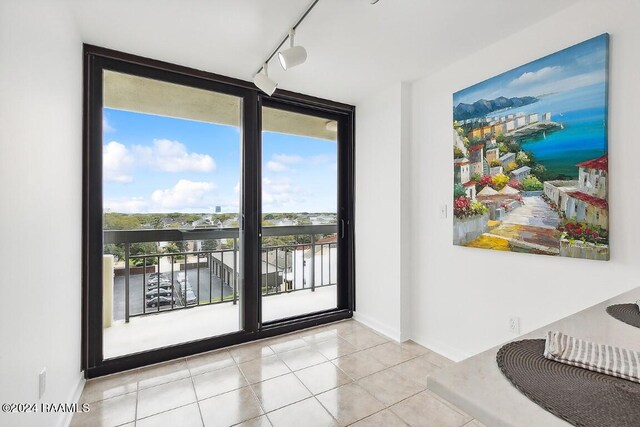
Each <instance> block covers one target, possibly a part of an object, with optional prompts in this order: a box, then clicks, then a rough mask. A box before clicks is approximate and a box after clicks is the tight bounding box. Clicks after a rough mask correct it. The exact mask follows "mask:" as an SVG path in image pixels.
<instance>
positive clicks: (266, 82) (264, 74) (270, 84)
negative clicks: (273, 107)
mask: <svg viewBox="0 0 640 427" xmlns="http://www.w3.org/2000/svg"><path fill="white" fill-rule="evenodd" d="M268 67H269V63H268V62H265V63H264V65H263V66H262V68H261V69H260V70H258V72H257V73H256V75H255V76H253V84H255V85H256V87H257V88H258V89H260V90H261V91H263V92H264V93H266V94H267V95H269V96H271V95H273V92H275V90H276V88H277V87H278V83H276V82H275V81H273V80H271V79H270V78H269V70H268Z"/></svg>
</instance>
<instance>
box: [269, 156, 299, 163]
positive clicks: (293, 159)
mask: <svg viewBox="0 0 640 427" xmlns="http://www.w3.org/2000/svg"><path fill="white" fill-rule="evenodd" d="M271 158H272V159H273V161H275V162H278V163H285V164H288V165H290V164H292V163H300V162H302V161H303V160H304V159H303V158H302V157H300V156H298V155H296V154H274V155H273V156H272V157H271Z"/></svg>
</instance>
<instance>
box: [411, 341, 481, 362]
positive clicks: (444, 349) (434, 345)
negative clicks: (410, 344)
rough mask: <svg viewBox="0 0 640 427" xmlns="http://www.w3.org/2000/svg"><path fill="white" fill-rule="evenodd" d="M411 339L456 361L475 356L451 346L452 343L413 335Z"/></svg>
mask: <svg viewBox="0 0 640 427" xmlns="http://www.w3.org/2000/svg"><path fill="white" fill-rule="evenodd" d="M411 339H412V340H413V341H415V342H416V343H418V344H420V345H421V346H423V347H426V348H428V349H429V350H431V351H435V352H436V353H438V354H441V355H442V356H444V357H446V358H447V359H451V360H453V361H454V362H460V361H462V360H464V359H467V358H469V357H471V356H473V355H472V354H468V353H467V352H464V351H462V350H460V349H458V348H455V347H451V346H450V345H448V344H445V343H443V342H440V341H437V340H433V339H426V338H424V337H419V336H415V337H411Z"/></svg>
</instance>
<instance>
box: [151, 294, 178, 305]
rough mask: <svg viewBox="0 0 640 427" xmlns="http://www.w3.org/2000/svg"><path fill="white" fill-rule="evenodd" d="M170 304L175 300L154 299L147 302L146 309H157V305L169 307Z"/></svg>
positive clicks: (168, 298) (167, 298)
mask: <svg viewBox="0 0 640 427" xmlns="http://www.w3.org/2000/svg"><path fill="white" fill-rule="evenodd" d="M172 302H175V299H172V298H171V297H170V296H169V297H163V296H160V297H155V298H150V299H148V300H147V307H157V306H158V303H159V304H160V306H161V307H162V306H163V305H171V303H172Z"/></svg>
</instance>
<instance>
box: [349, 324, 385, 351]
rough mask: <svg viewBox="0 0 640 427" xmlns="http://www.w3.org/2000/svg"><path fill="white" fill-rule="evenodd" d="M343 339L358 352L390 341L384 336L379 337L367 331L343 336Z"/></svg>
mask: <svg viewBox="0 0 640 427" xmlns="http://www.w3.org/2000/svg"><path fill="white" fill-rule="evenodd" d="M341 337H342V338H343V339H344V340H345V341H347V342H348V343H349V344H351V345H353V346H354V347H355V348H357V349H358V350H364V349H366V348H370V347H374V346H376V345H380V344H384V343H386V342H387V341H389V340H388V339H386V338H385V337H383V336H382V335H378V334H376V333H375V332H372V331H369V330H366V329H363V330H359V331H355V332H352V333H348V334H344V335H341Z"/></svg>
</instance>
